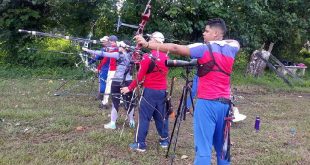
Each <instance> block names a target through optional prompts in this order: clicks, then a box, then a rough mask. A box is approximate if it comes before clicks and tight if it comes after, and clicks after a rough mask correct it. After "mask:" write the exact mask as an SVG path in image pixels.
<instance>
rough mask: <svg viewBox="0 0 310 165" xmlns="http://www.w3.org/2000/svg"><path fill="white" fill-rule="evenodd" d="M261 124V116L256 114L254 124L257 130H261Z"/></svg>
mask: <svg viewBox="0 0 310 165" xmlns="http://www.w3.org/2000/svg"><path fill="white" fill-rule="evenodd" d="M259 125H260V118H259V116H256V119H255V125H254V128H255V130H256V132H258V131H259Z"/></svg>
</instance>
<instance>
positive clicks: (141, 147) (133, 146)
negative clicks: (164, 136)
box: [129, 143, 146, 152]
mask: <svg viewBox="0 0 310 165" xmlns="http://www.w3.org/2000/svg"><path fill="white" fill-rule="evenodd" d="M129 148H130V149H131V150H133V151H138V152H145V151H146V145H140V144H139V143H131V144H129Z"/></svg>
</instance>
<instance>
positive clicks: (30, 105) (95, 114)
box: [0, 78, 310, 165]
mask: <svg viewBox="0 0 310 165" xmlns="http://www.w3.org/2000/svg"><path fill="white" fill-rule="evenodd" d="M61 82H62V81H61V80H49V79H41V80H40V79H3V78H0V89H1V92H0V164H12V165H16V164H104V165H108V164H109V165H112V164H113V165H114V164H119V165H124V164H125V165H127V164H128V165H129V164H152V165H153V164H154V165H157V164H161V165H164V164H169V159H166V158H165V150H163V149H161V148H159V146H158V143H157V142H158V136H157V134H156V131H155V125H154V123H153V122H152V124H151V125H150V131H149V135H148V139H147V142H148V151H147V152H146V153H142V154H141V153H136V152H131V151H129V149H128V144H129V143H131V142H133V138H134V130H133V129H130V128H129V126H128V125H127V124H126V125H125V128H124V132H123V134H122V137H120V133H121V130H122V125H123V123H124V119H125V112H124V111H121V112H120V113H121V116H120V117H119V120H118V123H117V126H118V129H117V130H115V131H111V130H105V129H104V128H103V124H104V123H107V122H108V121H109V116H108V115H109V111H110V110H102V109H99V108H98V101H95V100H94V96H83V95H82V96H74V95H66V96H53V94H54V90H55V89H56V88H57V87H58V86H59V84H60V83H61ZM76 82H80V81H78V80H76V81H75V82H74V83H76ZM182 83H183V82H182V81H180V80H178V83H177V84H178V87H177V92H175V94H176V95H175V97H174V98H173V99H174V105H175V107H176V105H177V104H178V97H179V96H180V92H181V86H182ZM81 84H82V83H81ZM94 85H96V84H94ZM234 88H235V93H234V94H235V95H236V98H237V106H238V108H239V110H240V112H241V113H242V114H245V115H247V118H246V120H244V121H242V122H240V123H234V124H233V127H232V131H231V133H232V136H231V139H232V144H233V145H232V164H238V165H239V164H240V165H248V164H262V165H267V164H310V93H309V92H308V93H307V92H303V90H298V92H297V91H294V90H293V91H281V90H277V91H276V92H275V91H274V90H270V89H268V88H265V87H261V86H253V85H250V86H249V85H238V86H234ZM79 90H80V91H79V92H84V93H89V92H90V89H89V88H86V87H81V89H79ZM74 91H76V90H74ZM74 91H71V92H70V93H71V94H74ZM256 116H260V119H261V129H260V131H259V132H255V130H254V129H253V126H254V120H255V117H256ZM173 122H174V121H170V123H171V124H170V126H172V124H173ZM77 128H78V129H77ZM183 155H186V156H188V158H186V159H181V157H182V156H183ZM193 159H194V148H193V134H192V117H191V116H190V115H188V117H187V120H186V121H183V122H182V124H181V129H180V134H179V139H178V145H177V148H176V159H175V162H174V163H175V164H177V165H182V164H184V165H188V164H192V162H193ZM213 161H214V160H213Z"/></svg>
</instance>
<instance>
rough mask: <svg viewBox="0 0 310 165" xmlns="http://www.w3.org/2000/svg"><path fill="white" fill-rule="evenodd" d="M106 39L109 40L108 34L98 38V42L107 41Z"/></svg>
mask: <svg viewBox="0 0 310 165" xmlns="http://www.w3.org/2000/svg"><path fill="white" fill-rule="evenodd" d="M107 41H109V37H108V36H104V37H102V38H100V42H107Z"/></svg>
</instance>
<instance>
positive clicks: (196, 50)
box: [187, 43, 208, 58]
mask: <svg viewBox="0 0 310 165" xmlns="http://www.w3.org/2000/svg"><path fill="white" fill-rule="evenodd" d="M187 47H188V48H189V51H190V56H191V58H201V57H202V56H203V54H204V52H205V51H206V50H208V47H207V46H206V44H203V43H195V44H191V45H188V46H187Z"/></svg>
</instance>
